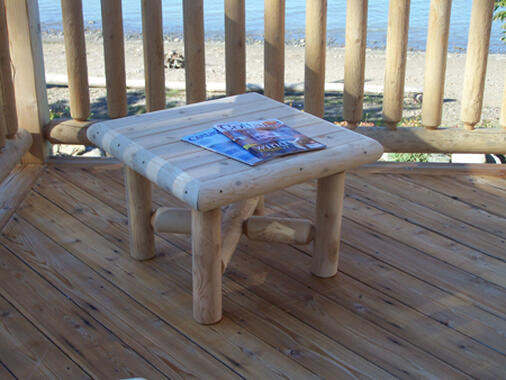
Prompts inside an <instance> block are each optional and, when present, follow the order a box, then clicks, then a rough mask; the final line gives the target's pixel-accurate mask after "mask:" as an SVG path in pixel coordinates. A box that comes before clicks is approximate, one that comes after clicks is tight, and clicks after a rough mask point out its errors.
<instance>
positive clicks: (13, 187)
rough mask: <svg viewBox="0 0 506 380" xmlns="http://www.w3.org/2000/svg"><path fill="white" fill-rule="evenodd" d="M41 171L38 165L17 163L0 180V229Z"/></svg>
mask: <svg viewBox="0 0 506 380" xmlns="http://www.w3.org/2000/svg"><path fill="white" fill-rule="evenodd" d="M41 172H42V167H41V166H40V165H18V166H17V167H15V168H14V170H12V171H11V172H10V173H9V175H8V176H7V177H6V178H5V179H4V180H1V181H0V231H1V230H2V229H3V228H4V226H5V225H6V224H7V222H8V221H9V219H10V217H11V216H12V214H14V212H15V211H16V209H17V208H18V206H19V205H20V204H21V202H22V201H23V200H24V199H25V197H26V195H27V194H28V192H29V191H30V190H31V189H32V186H33V184H34V183H35V181H36V180H37V178H38V177H39V175H40V173H41Z"/></svg>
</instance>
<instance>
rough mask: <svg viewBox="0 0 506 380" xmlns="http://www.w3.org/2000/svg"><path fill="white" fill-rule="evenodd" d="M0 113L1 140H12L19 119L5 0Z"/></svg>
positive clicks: (0, 7)
mask: <svg viewBox="0 0 506 380" xmlns="http://www.w3.org/2000/svg"><path fill="white" fill-rule="evenodd" d="M0 111H1V115H0V126H1V127H0V133H3V136H0V138H2V137H5V136H6V137H9V138H10V137H12V136H14V135H15V134H16V132H17V131H18V117H17V112H16V97H15V95H14V82H13V76H12V68H11V54H10V48H9V33H8V29H7V18H6V13H5V4H4V0H1V1H0ZM2 131H3V132H2ZM2 146H3V144H2Z"/></svg>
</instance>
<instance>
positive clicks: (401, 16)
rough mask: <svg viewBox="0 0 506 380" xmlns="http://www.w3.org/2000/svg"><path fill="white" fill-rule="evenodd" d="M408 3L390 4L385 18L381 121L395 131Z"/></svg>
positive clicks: (403, 72) (396, 1)
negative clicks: (385, 44)
mask: <svg viewBox="0 0 506 380" xmlns="http://www.w3.org/2000/svg"><path fill="white" fill-rule="evenodd" d="M409 5H410V0H390V10H389V14H388V32H387V49H386V63H385V66H386V68H385V86H384V88H385V89H384V93H383V120H384V121H385V123H386V124H387V126H388V128H390V129H395V128H396V126H397V123H398V122H399V121H401V119H402V104H403V100H404V79H405V77H406V55H407V54H406V53H407V50H408V28H409Z"/></svg>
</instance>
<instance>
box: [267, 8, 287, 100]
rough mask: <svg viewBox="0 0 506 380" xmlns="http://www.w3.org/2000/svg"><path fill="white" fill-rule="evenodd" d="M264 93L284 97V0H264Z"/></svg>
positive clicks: (278, 98)
mask: <svg viewBox="0 0 506 380" xmlns="http://www.w3.org/2000/svg"><path fill="white" fill-rule="evenodd" d="M264 4H265V6H264V25H265V32H264V36H265V37H264V38H265V41H264V94H265V95H266V96H268V97H270V98H272V99H275V100H277V101H279V102H283V100H284V98H285V0H265V3H264Z"/></svg>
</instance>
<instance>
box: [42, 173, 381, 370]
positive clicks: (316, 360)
mask: <svg viewBox="0 0 506 380" xmlns="http://www.w3.org/2000/svg"><path fill="white" fill-rule="evenodd" d="M57 177H58V178H55V185H56V188H58V189H59V190H58V191H55V190H54V187H53V186H52V185H51V184H50V183H49V184H48V185H47V186H46V190H45V191H44V194H47V195H48V196H49V197H50V198H52V199H55V197H59V198H60V200H57V201H55V202H57V203H58V204H62V207H64V208H65V209H66V210H68V211H69V210H72V209H73V207H74V204H75V201H78V202H79V203H80V204H83V202H82V201H79V199H81V200H82V199H86V201H84V204H85V205H89V206H83V211H84V212H82V213H79V214H75V215H76V217H78V218H80V220H83V222H84V223H87V224H88V223H89V224H90V226H93V228H94V229H95V230H96V231H101V232H104V233H105V236H106V237H108V239H109V240H110V241H111V242H113V243H115V244H118V243H119V244H121V247H122V249H123V250H128V247H127V246H125V245H124V242H126V240H127V236H128V235H127V232H126V230H125V226H124V223H123V221H124V220H125V217H120V218H119V217H118V216H115V215H116V214H117V212H118V211H116V210H122V212H123V213H124V212H125V210H124V203H122V202H117V198H118V197H116V195H114V194H115V193H116V192H117V191H116V190H114V191H112V190H111V191H109V192H103V191H102V190H100V189H99V188H96V189H95V190H91V191H92V192H94V191H98V193H97V195H100V196H103V197H104V199H107V200H108V202H111V203H110V204H111V205H115V206H113V208H110V207H106V206H100V205H101V202H100V201H98V200H97V199H96V198H92V197H90V196H89V195H87V194H89V193H87V192H89V191H90V188H88V189H87V190H86V191H87V192H83V191H82V190H80V189H79V188H77V187H74V186H72V187H71V188H68V183H67V182H66V178H63V177H60V176H57ZM104 178H110V177H104ZM118 179H119V177H118ZM93 182H95V181H90V180H87V181H86V184H87V185H91V184H92V183H93ZM65 183H67V185H64V188H63V189H61V188H62V184H65ZM95 183H96V184H97V185H99V187H101V186H102V185H103V181H102V180H101V179H98V181H96V182H95ZM108 185H109V184H106V186H108ZM118 185H120V184H119V183H116V184H113V185H112V186H111V187H110V189H112V188H115V187H117V186H118ZM65 187H67V190H65ZM60 189H61V190H60ZM58 193H61V194H60V195H58ZM66 194H69V195H71V197H70V198H69V197H68V196H67V195H66ZM81 194H82V195H81ZM122 194H123V191H121V190H119V193H118V195H119V198H121V195H122ZM159 194H160V197H159V199H158V203H159V204H167V202H171V201H175V199H174V198H171V197H170V196H167V193H165V192H160V193H159ZM83 195H84V198H83ZM62 202H63V203H62ZM90 207H91V208H90ZM107 210H109V211H107ZM104 212H105V213H104ZM97 213H98V214H100V215H102V217H101V218H97V217H96V215H97ZM112 226H117V227H118V229H116V230H115V232H113V231H110V229H111V227H112ZM172 236H175V235H172ZM118 237H120V238H121V239H120V240H118ZM184 239H185V241H184V242H183V245H184V247H185V248H184V249H185V250H188V251H189V242H188V241H187V240H188V239H186V238H184ZM177 241H178V245H179V240H177ZM157 244H158V243H157ZM162 249H163V252H165V253H166V254H169V253H170V254H171V255H172V253H171V252H172V251H174V248H173V249H172V250H171V249H170V248H168V247H165V246H164V247H163V248H162ZM177 252H180V250H177ZM153 263H157V264H160V265H162V267H160V270H161V272H164V273H168V274H172V275H176V276H177V277H172V278H171V279H170V280H169V279H167V280H165V281H172V282H175V283H178V284H185V285H186V284H187V285H186V287H188V289H191V280H190V279H189V272H190V271H191V257H190V256H189V255H183V257H182V258H180V257H178V258H177V259H175V260H171V261H167V265H165V264H164V260H162V261H159V260H158V261H156V262H153ZM178 266H181V267H182V268H183V269H184V270H185V271H187V273H188V275H186V274H185V271H181V270H178V269H177V268H178ZM227 284H229V285H228V286H227ZM224 286H225V288H226V289H225V295H226V296H225V298H224V305H225V310H227V317H230V318H232V319H233V320H234V321H236V322H237V323H238V324H240V325H241V326H244V327H243V328H245V329H247V330H248V331H250V332H251V333H252V334H254V335H257V336H259V337H260V338H261V339H262V340H263V341H264V342H266V343H268V344H270V345H271V346H273V347H275V348H277V349H278V351H280V352H283V353H285V354H286V355H287V356H289V357H290V358H291V359H292V360H294V361H292V364H291V368H288V369H287V368H286V367H285V368H283V367H282V366H279V365H278V368H277V369H275V370H274V372H271V376H273V375H274V376H277V375H276V374H278V375H279V372H278V370H279V368H283V369H282V370H283V374H285V375H287V376H295V375H294V371H297V373H298V376H305V377H306V378H307V377H308V376H311V375H310V374H309V373H308V372H306V373H305V374H304V373H303V372H301V371H300V368H299V369H298V370H297V369H296V368H294V366H293V364H294V363H295V362H297V363H301V364H302V365H304V366H305V367H306V368H308V369H309V370H312V371H313V372H315V373H320V374H322V376H327V377H332V376H336V374H337V375H338V374H341V373H342V374H343V376H346V375H349V374H355V375H357V376H359V375H360V374H362V375H365V376H372V377H378V376H379V377H381V378H385V377H388V376H389V375H388V374H387V373H386V372H384V371H382V370H380V369H379V368H377V367H375V366H374V365H372V364H371V363H369V362H367V361H366V360H365V359H363V358H361V357H360V356H358V355H356V354H354V353H353V352H351V351H349V350H347V349H346V348H344V347H342V346H340V345H339V344H338V343H336V342H334V341H332V340H330V339H329V338H327V337H326V336H325V335H324V334H320V333H318V332H316V331H315V330H312V329H311V328H309V329H308V328H307V325H305V324H304V323H303V322H302V321H298V320H297V319H295V318H293V317H291V316H289V315H288V314H286V313H284V312H282V311H280V310H279V309H277V308H273V305H271V304H269V303H267V302H265V301H263V300H262V299H261V298H259V297H257V296H254V295H253V294H252V293H251V292H250V291H248V290H247V289H245V288H244V287H243V286H241V285H234V284H231V281H230V280H228V281H227V280H226V278H225V283H224ZM238 289H240V291H239V290H238ZM171 294H172V293H171ZM147 298H148V299H150V298H151V296H150V295H147ZM227 298H228V300H227ZM238 306H240V308H238ZM173 307H175V306H174V305H172V306H171V308H173ZM267 308H269V310H270V311H269V315H270V317H269V318H267V319H265V318H264V317H263V313H262V312H261V310H267ZM160 309H161V310H163V312H167V313H169V315H170V313H172V314H173V312H172V309H171V310H168V311H167V308H163V304H162V305H161V306H160ZM245 309H247V310H245ZM280 321H282V326H281V325H280ZM224 322H225V321H222V323H220V324H219V325H217V326H216V327H215V328H213V329H218V330H221V328H222V326H223V323H224ZM185 326H186V325H185ZM186 330H187V329H186ZM205 331H206V332H207V330H205ZM236 331H237V330H236ZM191 334H192V336H194V337H195V336H196V335H195V331H194V332H192V333H191ZM234 334H235V333H234ZM244 335H245V334H244V331H241V335H240V336H237V337H243V336H244ZM235 339H236V338H235ZM207 341H208V340H207V339H205V338H204V342H207ZM242 347H248V348H252V346H251V342H246V341H243V343H242ZM262 350H263V349H262ZM218 351H219V352H222V351H223V348H222V347H220V348H219V349H218ZM234 351H235V350H234ZM292 351H297V352H304V355H292V354H291V352H292ZM235 352H236V351H235ZM241 352H242V350H241ZM251 352H253V351H248V352H247V353H246V355H248V357H249V359H247V361H245V362H244V363H241V367H237V368H238V370H239V371H240V372H241V373H242V374H244V375H245V376H251V372H249V369H247V367H249V366H250V364H253V365H255V367H256V372H255V374H256V375H258V373H260V372H261V373H265V371H264V368H265V366H269V365H270V364H269V363H267V362H265V361H264V360H263V359H262V358H261V356H259V354H260V353H261V352H262V351H261V350H260V346H257V348H255V351H254V356H255V359H258V360H254V361H251ZM274 356H275V355H274ZM234 360H236V361H237V360H238V358H237V356H235V357H234ZM255 363H257V364H255ZM266 376H269V375H268V374H266ZM253 377H254V376H253Z"/></svg>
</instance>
